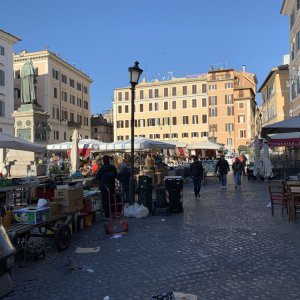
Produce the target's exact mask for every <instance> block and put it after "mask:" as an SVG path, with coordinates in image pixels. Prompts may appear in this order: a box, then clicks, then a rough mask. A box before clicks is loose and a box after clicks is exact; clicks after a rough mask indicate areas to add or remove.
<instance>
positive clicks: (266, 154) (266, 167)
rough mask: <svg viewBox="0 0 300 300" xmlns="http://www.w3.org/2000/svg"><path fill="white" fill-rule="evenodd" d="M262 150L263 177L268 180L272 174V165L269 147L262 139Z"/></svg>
mask: <svg viewBox="0 0 300 300" xmlns="http://www.w3.org/2000/svg"><path fill="white" fill-rule="evenodd" d="M263 143H264V146H263V149H264V159H263V166H264V177H265V178H268V177H270V176H271V174H272V163H271V161H270V155H269V145H268V142H267V140H266V139H263Z"/></svg>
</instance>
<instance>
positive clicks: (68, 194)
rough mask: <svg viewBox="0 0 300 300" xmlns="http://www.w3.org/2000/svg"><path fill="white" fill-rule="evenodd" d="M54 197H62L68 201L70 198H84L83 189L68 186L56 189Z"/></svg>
mask: <svg viewBox="0 0 300 300" xmlns="http://www.w3.org/2000/svg"><path fill="white" fill-rule="evenodd" d="M54 198H62V199H64V200H66V201H68V200H69V199H71V200H74V199H82V198H83V189H82V187H81V188H68V189H62V190H54Z"/></svg>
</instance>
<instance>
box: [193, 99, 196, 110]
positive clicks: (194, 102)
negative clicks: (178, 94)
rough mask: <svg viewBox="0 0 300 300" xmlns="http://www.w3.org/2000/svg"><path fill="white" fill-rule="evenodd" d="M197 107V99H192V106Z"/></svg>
mask: <svg viewBox="0 0 300 300" xmlns="http://www.w3.org/2000/svg"><path fill="white" fill-rule="evenodd" d="M196 107H197V99H192V108H196Z"/></svg>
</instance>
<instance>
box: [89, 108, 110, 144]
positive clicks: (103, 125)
mask: <svg viewBox="0 0 300 300" xmlns="http://www.w3.org/2000/svg"><path fill="white" fill-rule="evenodd" d="M113 135H114V132H113V124H112V123H109V122H108V121H107V120H106V119H105V118H104V117H103V116H102V115H101V114H98V115H93V116H91V138H92V139H95V140H98V141H101V142H105V143H111V142H112V141H113Z"/></svg>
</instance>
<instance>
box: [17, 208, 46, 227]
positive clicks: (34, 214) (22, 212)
mask: <svg viewBox="0 0 300 300" xmlns="http://www.w3.org/2000/svg"><path fill="white" fill-rule="evenodd" d="M50 218H51V212H50V207H43V208H37V207H25V208H21V209H18V210H15V211H14V221H15V222H16V223H21V224H39V223H42V222H45V221H47V220H49V219H50Z"/></svg>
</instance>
